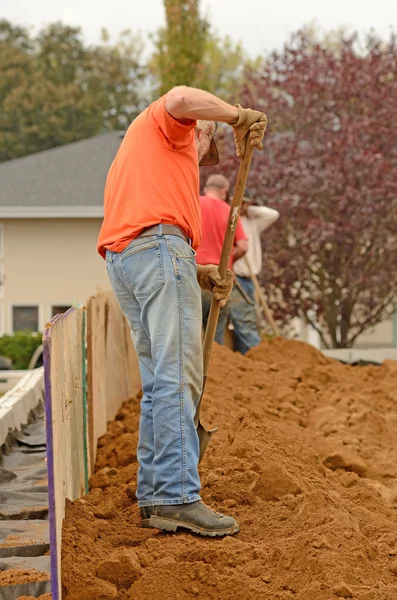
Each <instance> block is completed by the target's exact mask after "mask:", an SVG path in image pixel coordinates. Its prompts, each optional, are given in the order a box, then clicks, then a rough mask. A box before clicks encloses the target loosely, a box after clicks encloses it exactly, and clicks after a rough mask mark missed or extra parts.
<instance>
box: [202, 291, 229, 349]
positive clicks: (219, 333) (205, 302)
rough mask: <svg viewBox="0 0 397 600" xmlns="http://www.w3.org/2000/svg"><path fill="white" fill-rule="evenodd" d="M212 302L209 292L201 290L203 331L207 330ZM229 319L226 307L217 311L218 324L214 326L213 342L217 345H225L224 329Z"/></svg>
mask: <svg viewBox="0 0 397 600" xmlns="http://www.w3.org/2000/svg"><path fill="white" fill-rule="evenodd" d="M211 302H212V292H210V291H209V290H201V304H202V314H203V327H204V331H205V329H206V328H207V322H208V317H209V314H210V308H211ZM228 317H229V309H228V308H227V305H226V306H223V307H222V308H221V310H220V311H219V318H218V324H217V326H216V332H215V341H216V342H217V343H218V344H224V343H225V329H226V325H227V320H228Z"/></svg>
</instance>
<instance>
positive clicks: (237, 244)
mask: <svg viewBox="0 0 397 600" xmlns="http://www.w3.org/2000/svg"><path fill="white" fill-rule="evenodd" d="M229 190H230V182H229V180H228V179H226V177H224V175H210V176H209V178H208V179H207V182H206V184H205V187H204V194H205V195H204V196H200V206H201V219H202V234H201V243H200V245H199V247H198V249H197V254H196V263H197V264H198V265H211V264H212V265H213V264H215V265H219V262H220V259H221V253H222V246H223V240H224V239H225V233H226V228H227V223H228V220H229V213H230V206H229V204H228V203H227V201H228V199H229ZM247 250H248V238H247V236H246V235H245V233H244V229H243V226H242V224H241V221H240V219H239V220H238V223H237V227H236V234H235V237H234V248H233V254H232V256H231V258H230V263H229V269H231V268H232V266H233V262H234V261H236V260H238V259H239V258H241V257H242V256H244V254H245V253H246V252H247ZM211 301H212V294H211V292H209V291H208V290H201V303H202V312H203V326H204V328H206V326H207V321H208V316H209V312H210V308H211ZM227 317H228V309H227V307H226V306H225V307H222V308H221V310H220V313H219V319H218V325H217V328H216V334H215V341H216V342H218V344H223V343H224V337H225V328H226V323H227Z"/></svg>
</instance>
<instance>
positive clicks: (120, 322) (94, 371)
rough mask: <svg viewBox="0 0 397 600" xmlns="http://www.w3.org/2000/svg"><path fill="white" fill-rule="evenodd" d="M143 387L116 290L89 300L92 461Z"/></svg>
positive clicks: (88, 334) (88, 332)
mask: <svg viewBox="0 0 397 600" xmlns="http://www.w3.org/2000/svg"><path fill="white" fill-rule="evenodd" d="M140 389H141V379H140V375H139V366H138V358H137V355H136V353H135V350H134V347H133V345H132V340H131V333H130V328H129V326H128V323H127V321H126V320H125V318H124V315H123V314H122V312H121V310H120V307H119V305H118V303H117V300H116V298H115V296H114V294H113V293H112V292H104V293H99V294H97V295H96V296H93V297H91V298H89V300H88V301H87V404H88V415H89V419H88V422H89V447H90V465H91V469H92V470H93V468H94V465H95V455H96V448H97V442H98V439H99V438H100V437H101V435H103V434H104V433H106V427H107V423H108V422H109V421H110V420H112V419H113V418H114V417H115V415H116V413H117V411H118V410H119V408H120V406H121V405H122V404H123V402H125V401H126V400H129V399H130V398H133V397H134V396H136V394H137V393H138V392H139V391H140Z"/></svg>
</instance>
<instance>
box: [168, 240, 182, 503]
mask: <svg viewBox="0 0 397 600" xmlns="http://www.w3.org/2000/svg"><path fill="white" fill-rule="evenodd" d="M165 243H166V246H167V249H168V253H169V255H170V258H171V262H172V267H173V270H174V275H175V278H176V283H177V289H178V312H179V377H180V384H181V385H180V392H179V394H180V418H181V444H182V473H181V491H182V498H185V497H186V496H185V491H186V483H187V466H186V436H185V414H184V413H185V398H184V383H185V382H184V368H183V367H184V365H183V333H182V325H183V310H182V298H181V285H180V279H181V277H180V273H179V267H178V257H177V256H175V253H174V252H173V251H172V247H171V245H170V244H169V243H168V240H165Z"/></svg>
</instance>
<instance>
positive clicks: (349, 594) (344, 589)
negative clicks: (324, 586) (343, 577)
mask: <svg viewBox="0 0 397 600" xmlns="http://www.w3.org/2000/svg"><path fill="white" fill-rule="evenodd" d="M334 594H335V596H338V597H339V598H353V591H352V589H351V588H350V587H349V586H348V585H346V583H344V582H343V581H342V582H340V583H338V584H337V585H336V586H335V587H334Z"/></svg>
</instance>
